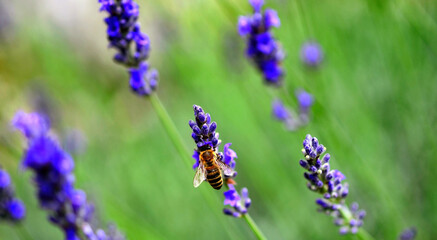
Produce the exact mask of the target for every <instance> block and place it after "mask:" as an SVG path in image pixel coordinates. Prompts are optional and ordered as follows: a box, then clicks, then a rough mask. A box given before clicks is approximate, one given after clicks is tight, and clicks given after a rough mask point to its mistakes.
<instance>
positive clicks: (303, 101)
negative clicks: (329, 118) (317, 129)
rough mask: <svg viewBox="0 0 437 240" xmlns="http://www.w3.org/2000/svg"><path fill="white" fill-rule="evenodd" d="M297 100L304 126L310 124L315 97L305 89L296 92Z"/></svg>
mask: <svg viewBox="0 0 437 240" xmlns="http://www.w3.org/2000/svg"><path fill="white" fill-rule="evenodd" d="M296 98H297V102H298V104H299V119H300V121H301V124H302V125H306V124H308V121H309V113H310V108H311V106H312V105H313V102H314V97H313V95H311V94H309V93H308V92H306V91H305V90H303V89H300V90H298V91H296Z"/></svg>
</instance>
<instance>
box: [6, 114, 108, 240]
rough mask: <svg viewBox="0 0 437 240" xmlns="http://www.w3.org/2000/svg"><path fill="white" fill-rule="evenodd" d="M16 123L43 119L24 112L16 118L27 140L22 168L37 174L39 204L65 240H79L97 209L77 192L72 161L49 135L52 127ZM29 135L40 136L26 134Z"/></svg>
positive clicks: (84, 196) (27, 122) (31, 123)
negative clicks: (61, 232)
mask: <svg viewBox="0 0 437 240" xmlns="http://www.w3.org/2000/svg"><path fill="white" fill-rule="evenodd" d="M16 119H42V117H41V116H39V115H38V114H36V113H30V114H27V113H24V112H21V111H20V112H18V113H17V115H16V116H15V117H14V121H13V122H14V123H13V125H14V126H16V128H17V129H19V130H21V131H22V132H23V134H24V135H25V137H26V138H27V140H28V148H27V149H26V150H25V154H24V159H23V166H24V167H25V168H27V169H30V170H32V171H33V172H34V178H33V181H34V183H35V185H36V187H37V190H38V191H37V196H38V200H39V204H40V206H41V208H43V209H44V210H46V211H48V212H49V219H50V221H51V222H52V223H53V224H55V225H57V226H59V227H60V228H62V230H63V231H64V233H65V239H67V240H78V239H80V238H79V236H80V235H81V234H80V233H81V232H84V227H85V226H87V225H89V224H88V223H89V222H90V220H91V217H92V215H93V214H92V213H93V209H94V208H93V206H92V205H91V204H89V203H88V202H87V200H86V194H85V192H83V191H82V190H79V189H75V188H74V179H75V178H74V175H73V170H74V161H73V159H72V158H71V156H70V155H69V154H68V153H66V152H65V151H64V150H63V149H62V148H61V147H60V145H59V143H58V142H57V141H56V140H55V139H53V138H52V136H51V135H49V134H48V130H49V126H48V125H46V122H40V121H18V122H20V123H21V124H16V122H17V121H15V120H16ZM38 123H41V125H38ZM35 129H36V130H38V131H36V130H35ZM29 132H31V133H34V132H37V133H38V134H27V133H29ZM89 239H98V240H103V239H99V238H89Z"/></svg>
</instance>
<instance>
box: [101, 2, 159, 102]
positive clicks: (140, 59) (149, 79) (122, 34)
mask: <svg viewBox="0 0 437 240" xmlns="http://www.w3.org/2000/svg"><path fill="white" fill-rule="evenodd" d="M99 3H100V4H101V7H100V11H105V12H107V13H108V14H109V16H108V17H107V18H105V22H106V25H107V27H108V28H107V35H108V40H109V47H111V48H115V49H117V53H116V54H115V56H114V60H115V61H116V62H117V63H120V64H123V65H125V66H126V67H129V68H130V69H129V73H130V86H131V88H132V90H133V91H134V92H135V93H136V94H138V95H140V96H147V95H150V94H151V93H152V91H153V90H155V89H156V87H157V86H158V71H156V70H154V69H149V66H148V64H147V62H146V60H147V58H148V57H149V52H150V39H149V37H148V36H147V35H146V34H144V33H143V32H141V29H140V24H139V23H137V20H138V16H139V6H138V4H137V3H136V2H134V1H133V0H99ZM132 43H134V44H135V47H134V46H132Z"/></svg>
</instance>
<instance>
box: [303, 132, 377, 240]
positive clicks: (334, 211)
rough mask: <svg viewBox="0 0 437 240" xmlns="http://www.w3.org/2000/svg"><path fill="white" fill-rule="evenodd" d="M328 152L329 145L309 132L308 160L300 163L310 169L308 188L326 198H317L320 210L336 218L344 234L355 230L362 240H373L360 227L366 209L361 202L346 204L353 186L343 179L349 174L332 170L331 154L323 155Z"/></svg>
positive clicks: (304, 146)
mask: <svg viewBox="0 0 437 240" xmlns="http://www.w3.org/2000/svg"><path fill="white" fill-rule="evenodd" d="M325 151H326V148H325V147H324V146H323V145H322V144H320V143H319V141H318V139H317V138H315V137H312V136H311V135H309V134H308V135H307V136H306V137H305V140H304V141H303V149H302V153H303V155H304V159H301V160H300V162H299V164H300V166H301V167H302V168H304V169H305V170H307V172H305V173H304V177H305V179H307V181H308V183H307V186H308V189H309V190H311V191H313V192H316V193H318V194H320V195H322V198H318V199H317V200H316V204H317V205H318V206H319V211H320V212H324V213H326V214H327V215H330V216H332V217H333V218H334V224H335V225H337V226H338V227H339V232H340V234H342V235H343V234H347V233H352V234H357V235H358V237H360V238H361V239H372V237H371V236H370V235H369V234H367V232H365V231H364V230H363V229H360V227H361V226H362V225H363V219H364V217H365V216H366V211H364V210H360V209H359V207H358V204H357V203H352V204H351V205H350V207H349V206H348V205H347V204H346V197H347V195H348V193H349V185H348V184H347V183H344V182H343V181H344V180H345V179H346V177H345V176H344V175H343V173H341V172H340V171H338V170H335V169H331V167H330V163H329V160H330V158H331V156H330V154H329V153H326V154H325V155H324V156H323V157H322V156H321V155H322V154H323V153H324V152H325Z"/></svg>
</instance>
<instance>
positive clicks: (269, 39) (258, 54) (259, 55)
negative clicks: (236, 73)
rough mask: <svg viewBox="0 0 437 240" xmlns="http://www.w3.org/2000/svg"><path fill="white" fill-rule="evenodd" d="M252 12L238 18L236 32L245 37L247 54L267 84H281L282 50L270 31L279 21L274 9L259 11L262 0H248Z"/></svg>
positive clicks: (282, 71) (262, 3) (277, 25)
mask: <svg viewBox="0 0 437 240" xmlns="http://www.w3.org/2000/svg"><path fill="white" fill-rule="evenodd" d="M249 3H250V4H251V5H252V7H253V10H254V14H253V15H252V16H241V17H240V18H239V19H238V32H239V33H240V35H241V36H242V37H246V38H247V49H246V54H247V56H248V57H249V58H250V59H252V62H253V63H254V64H255V66H256V67H257V68H258V70H259V71H260V72H262V74H263V77H264V80H265V82H266V83H268V84H272V85H277V86H279V85H281V84H282V79H283V76H284V70H283V68H282V66H281V64H282V60H283V59H284V52H283V50H282V48H281V46H280V44H279V43H278V42H277V41H276V40H275V38H274V37H273V34H272V33H271V32H270V30H271V29H272V27H279V26H280V25H281V22H280V20H279V17H278V14H277V13H276V11H275V10H272V9H267V10H265V11H264V12H262V11H261V8H262V6H263V5H264V1H263V0H249Z"/></svg>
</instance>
